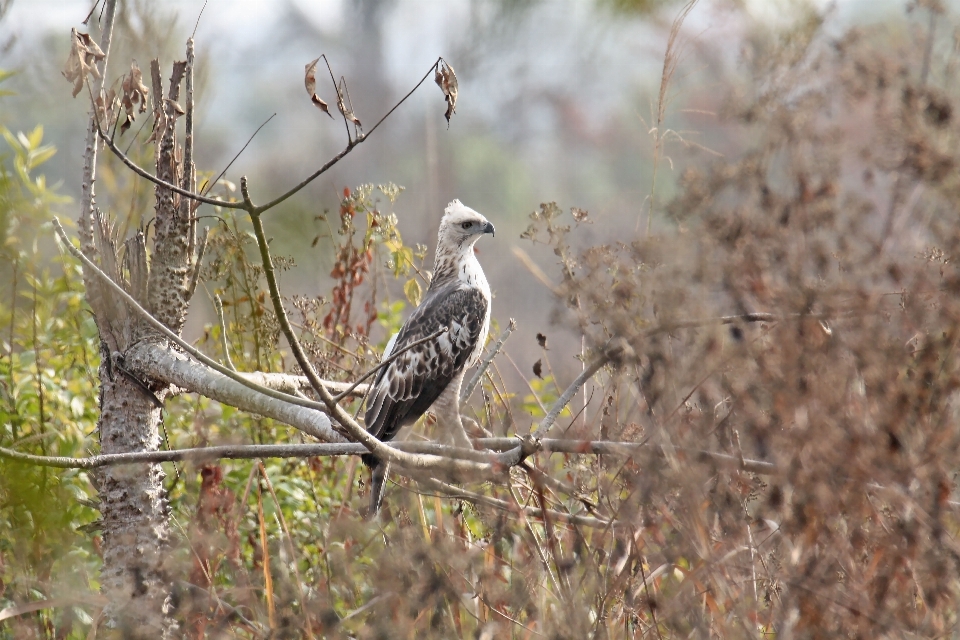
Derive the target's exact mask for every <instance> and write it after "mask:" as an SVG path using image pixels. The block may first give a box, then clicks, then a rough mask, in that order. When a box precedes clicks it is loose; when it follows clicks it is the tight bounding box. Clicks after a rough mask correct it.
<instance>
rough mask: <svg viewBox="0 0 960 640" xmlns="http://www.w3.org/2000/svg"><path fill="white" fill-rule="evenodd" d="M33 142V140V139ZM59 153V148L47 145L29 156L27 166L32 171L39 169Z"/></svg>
mask: <svg viewBox="0 0 960 640" xmlns="http://www.w3.org/2000/svg"><path fill="white" fill-rule="evenodd" d="M31 140H32V138H31ZM56 152H57V148H56V147H55V146H53V145H52V144H48V145H45V146H43V147H40V148H39V149H35V150H33V151H31V152H30V154H29V155H28V156H27V166H28V167H29V168H30V169H34V168H36V167H39V166H40V165H42V164H43V163H44V162H46V161H47V160H49V159H50V158H52V157H53V154H55V153H56Z"/></svg>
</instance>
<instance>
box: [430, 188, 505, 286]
mask: <svg viewBox="0 0 960 640" xmlns="http://www.w3.org/2000/svg"><path fill="white" fill-rule="evenodd" d="M493 232H494V228H493V225H492V224H491V223H490V221H489V220H487V219H486V218H484V217H483V216H482V215H480V214H479V213H477V212H476V211H474V210H473V209H471V208H470V207H468V206H465V205H464V204H462V203H461V202H460V201H459V200H454V201H453V202H451V203H450V204H448V205H447V208H446V209H445V210H444V212H443V218H441V219H440V230H439V231H438V233H437V255H436V259H435V261H434V277H433V282H432V283H431V287H433V286H434V285H439V284H441V283H443V282H446V281H448V280H449V279H451V278H455V277H457V276H458V272H460V273H461V278H462V277H463V274H467V275H470V274H472V273H473V272H479V273H480V274H482V273H483V272H482V271H481V270H480V264H479V263H478V262H477V259H476V257H475V256H474V254H473V245H474V244H476V242H477V240H479V239H480V237H481V236H483V235H484V234H487V233H489V234H493ZM464 266H467V267H468V268H467V270H466V271H464V269H463V267H464ZM469 279H470V280H475V278H473V277H470V278H469ZM484 282H485V281H484Z"/></svg>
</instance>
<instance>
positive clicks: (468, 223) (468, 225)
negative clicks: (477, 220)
mask: <svg viewBox="0 0 960 640" xmlns="http://www.w3.org/2000/svg"><path fill="white" fill-rule="evenodd" d="M472 224H473V223H472V222H461V223H460V226H461V227H463V228H464V229H469V228H470V225H472Z"/></svg>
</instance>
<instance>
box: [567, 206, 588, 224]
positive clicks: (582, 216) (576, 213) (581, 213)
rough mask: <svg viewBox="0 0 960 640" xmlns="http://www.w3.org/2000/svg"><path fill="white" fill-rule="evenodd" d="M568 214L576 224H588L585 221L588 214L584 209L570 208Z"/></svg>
mask: <svg viewBox="0 0 960 640" xmlns="http://www.w3.org/2000/svg"><path fill="white" fill-rule="evenodd" d="M570 214H571V215H572V216H573V219H574V220H576V221H577V222H590V221H589V220H587V216H589V215H590V214H589V213H588V212H587V211H586V210H585V209H581V208H579V207H570Z"/></svg>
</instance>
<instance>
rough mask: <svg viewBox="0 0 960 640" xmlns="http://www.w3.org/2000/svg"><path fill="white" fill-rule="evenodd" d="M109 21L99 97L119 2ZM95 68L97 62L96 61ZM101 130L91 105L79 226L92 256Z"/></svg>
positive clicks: (111, 1)
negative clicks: (98, 148) (98, 143)
mask: <svg viewBox="0 0 960 640" xmlns="http://www.w3.org/2000/svg"><path fill="white" fill-rule="evenodd" d="M104 9H105V11H106V20H105V21H104V23H103V33H102V34H101V36H100V50H101V51H103V54H104V55H103V67H102V68H101V69H100V79H99V80H97V85H96V93H97V95H100V93H101V91H102V89H103V84H104V83H105V82H106V76H107V62H108V61H109V60H110V42H111V40H112V39H113V23H114V17H115V16H116V11H117V0H107V2H106V5H105V7H104ZM93 64H94V65H96V64H97V63H96V62H94V63H93ZM99 131H100V118H99V116H98V115H97V105H96V103H95V102H91V104H90V121H89V122H88V123H87V136H86V144H85V146H84V151H83V179H82V181H81V182H80V215H79V218H78V222H77V227H78V229H79V231H80V246H82V247H83V250H84V252H86V253H92V252H93V251H94V250H95V249H94V246H93V215H94V208H95V206H96V189H95V184H96V181H97V133H98V132H99Z"/></svg>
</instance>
